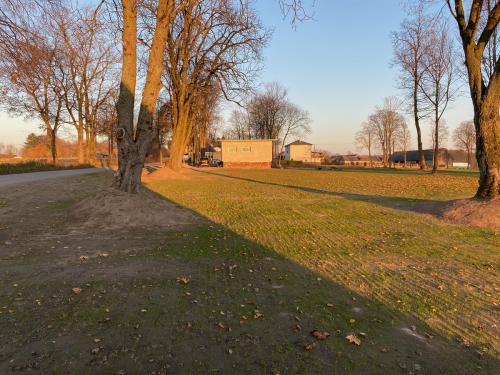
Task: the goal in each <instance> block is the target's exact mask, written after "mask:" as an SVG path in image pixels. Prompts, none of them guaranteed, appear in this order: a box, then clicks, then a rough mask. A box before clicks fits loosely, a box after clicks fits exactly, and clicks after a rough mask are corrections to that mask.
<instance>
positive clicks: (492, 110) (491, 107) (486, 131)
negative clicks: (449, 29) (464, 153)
mask: <svg viewBox="0 0 500 375" xmlns="http://www.w3.org/2000/svg"><path fill="white" fill-rule="evenodd" d="M403 3H404V4H405V6H406V9H407V10H409V11H410V13H411V14H412V15H413V16H414V17H415V18H416V19H418V18H419V17H423V16H422V15H424V12H425V11H428V10H429V9H430V8H431V7H432V6H434V5H436V4H439V3H440V5H441V6H440V8H441V10H442V11H441V12H440V13H439V14H438V16H436V19H437V20H439V22H440V23H444V22H446V18H449V19H450V20H451V22H450V26H451V25H452V24H453V25H454V26H453V29H454V30H455V32H456V31H458V38H459V40H460V42H461V43H460V44H461V46H460V49H461V61H463V63H464V65H465V70H466V74H464V76H465V77H464V79H465V81H466V82H467V83H468V86H469V92H470V97H471V100H472V104H473V107H474V120H473V121H474V127H475V133H476V159H477V162H478V166H479V171H480V177H479V188H478V191H477V193H476V197H479V198H484V197H488V196H490V197H492V196H496V195H498V193H499V189H500V153H499V151H498V150H500V136H499V134H500V131H499V111H500V84H499V83H500V55H499V54H498V51H497V45H498V41H499V33H498V25H499V23H500V3H499V2H498V1H496V0H470V1H463V0H454V1H451V0H434V1H429V0H408V1H404V2H403ZM417 23H418V22H417ZM410 49H412V50H414V51H415V50H416V49H415V48H414V47H412V48H410ZM413 71H415V70H413ZM417 76H418V75H416V74H414V77H417ZM416 113H417V112H416ZM415 117H417V116H415Z"/></svg>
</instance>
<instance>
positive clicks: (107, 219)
mask: <svg viewBox="0 0 500 375" xmlns="http://www.w3.org/2000/svg"><path fill="white" fill-rule="evenodd" d="M68 213H69V217H70V218H71V219H72V220H74V221H76V222H79V223H83V224H86V225H87V226H92V227H105V228H123V227H148V228H155V227H169V226H177V225H190V224H193V223H194V222H195V221H196V217H195V215H193V214H192V212H191V211H190V210H188V209H186V208H184V207H181V206H179V205H176V204H175V203H172V202H168V201H165V200H161V199H158V198H155V197H147V196H143V195H136V194H128V193H124V192H121V191H118V190H116V189H113V188H108V189H104V190H101V191H99V192H98V193H97V194H96V195H93V196H91V197H88V198H86V199H84V200H83V201H81V202H78V203H76V204H75V205H73V206H72V207H70V209H69V210H68Z"/></svg>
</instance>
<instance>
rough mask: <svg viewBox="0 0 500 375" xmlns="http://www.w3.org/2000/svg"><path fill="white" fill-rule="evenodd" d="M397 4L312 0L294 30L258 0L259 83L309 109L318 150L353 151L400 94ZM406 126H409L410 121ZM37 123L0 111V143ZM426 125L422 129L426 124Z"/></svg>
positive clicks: (457, 114) (463, 116)
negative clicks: (369, 123)
mask: <svg viewBox="0 0 500 375" xmlns="http://www.w3.org/2000/svg"><path fill="white" fill-rule="evenodd" d="M399 2H400V0H378V1H373V0H356V1H341V0H316V4H315V6H314V8H310V9H311V10H312V11H314V12H315V21H307V22H305V23H302V24H300V23H299V24H298V25H297V29H296V30H293V29H292V28H291V26H290V22H289V20H283V18H282V16H281V13H280V10H279V7H278V4H277V3H276V2H275V1H273V0H258V1H257V7H258V9H259V10H260V11H261V15H262V19H263V21H264V23H265V24H266V25H272V26H274V27H275V28H276V30H275V34H274V37H273V40H272V42H271V46H270V47H269V48H268V49H267V50H266V52H265V53H266V57H267V68H266V70H265V71H264V72H263V74H262V80H263V81H273V80H276V81H278V82H280V83H282V84H283V85H285V86H286V87H288V88H289V96H290V99H291V100H292V101H293V102H295V103H296V104H298V105H300V106H301V107H303V108H304V109H307V110H308V111H309V112H310V114H311V117H312V119H313V121H314V122H313V124H312V130H313V133H312V134H311V135H310V136H309V137H308V138H307V140H308V141H309V142H311V143H314V144H316V145H317V146H316V147H317V148H321V149H325V148H326V149H329V150H331V151H333V152H339V153H344V152H346V151H347V150H351V151H354V152H355V151H356V149H355V146H354V145H353V144H352V142H353V137H354V133H355V132H356V131H357V130H358V129H359V126H360V124H361V123H362V122H363V121H365V120H366V118H367V116H368V115H369V114H370V113H371V112H372V111H373V107H374V106H375V105H377V104H379V103H380V102H381V99H382V98H383V97H385V96H388V95H398V91H397V90H396V89H395V88H394V74H395V72H394V71H393V70H391V69H390V68H389V61H390V59H391V57H392V47H391V43H390V40H389V33H390V32H391V31H392V30H396V29H397V28H398V25H399V23H400V22H401V21H402V20H403V18H404V17H405V13H404V12H403V11H402V9H401V8H400V7H399V6H398V4H399ZM444 117H445V118H446V121H447V124H448V125H449V127H450V128H451V129H453V128H455V127H456V126H457V125H458V124H459V123H460V122H461V121H463V120H467V119H469V118H471V117H472V104H471V102H470V99H469V98H461V99H459V100H458V101H456V102H455V104H454V108H452V109H450V110H449V111H448V112H447V113H446V114H445V116H444ZM409 124H410V125H411V128H412V129H413V127H414V126H413V123H412V121H411V119H409ZM36 128H37V122H30V123H25V122H24V121H23V120H22V119H20V118H18V119H12V118H9V117H7V116H6V115H4V114H0V142H5V143H15V144H18V145H20V144H22V143H23V142H24V140H25V138H26V136H27V135H28V134H29V133H30V132H32V131H36ZM423 128H424V129H423V133H424V134H426V133H427V130H428V128H429V124H427V123H424V124H423ZM414 133H415V132H414ZM414 138H416V135H414ZM427 145H428V142H427V137H425V138H424V146H425V147H427ZM415 146H416V141H415ZM447 146H449V147H452V143H451V142H448V144H447Z"/></svg>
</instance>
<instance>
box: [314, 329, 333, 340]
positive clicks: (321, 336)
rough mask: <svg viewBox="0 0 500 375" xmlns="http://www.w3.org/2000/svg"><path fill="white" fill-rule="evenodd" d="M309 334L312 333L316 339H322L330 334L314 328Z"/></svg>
mask: <svg viewBox="0 0 500 375" xmlns="http://www.w3.org/2000/svg"><path fill="white" fill-rule="evenodd" d="M311 335H313V336H314V337H316V338H317V339H318V340H324V339H326V338H327V337H328V336H330V334H329V333H328V332H318V331H316V330H314V331H312V332H311Z"/></svg>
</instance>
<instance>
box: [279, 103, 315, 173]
mask: <svg viewBox="0 0 500 375" xmlns="http://www.w3.org/2000/svg"><path fill="white" fill-rule="evenodd" d="M282 117H283V120H284V122H283V126H282V127H281V128H280V131H279V133H278V138H277V139H278V140H281V149H280V150H279V152H277V157H278V162H277V163H278V165H279V158H280V157H281V155H282V154H283V150H284V148H285V143H286V140H287V138H288V137H290V136H292V137H295V138H304V137H305V136H307V135H308V134H309V133H310V132H311V126H310V125H311V123H312V119H311V118H310V117H309V112H307V111H305V110H303V109H302V108H300V107H299V106H298V105H296V104H293V103H290V102H288V103H287V104H286V106H285V108H284V109H283V115H282Z"/></svg>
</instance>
